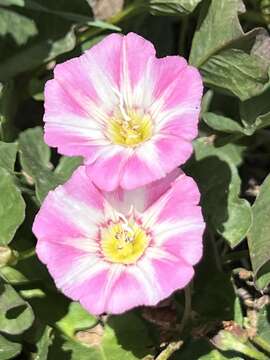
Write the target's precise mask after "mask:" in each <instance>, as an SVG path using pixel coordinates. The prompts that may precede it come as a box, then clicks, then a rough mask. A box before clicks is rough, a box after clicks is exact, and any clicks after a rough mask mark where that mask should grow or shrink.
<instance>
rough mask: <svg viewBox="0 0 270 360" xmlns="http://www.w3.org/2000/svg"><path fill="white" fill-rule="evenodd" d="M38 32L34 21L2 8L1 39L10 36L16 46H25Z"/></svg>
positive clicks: (0, 18) (0, 12) (0, 16)
mask: <svg viewBox="0 0 270 360" xmlns="http://www.w3.org/2000/svg"><path fill="white" fill-rule="evenodd" d="M37 32H38V30H37V27H36V25H35V22H34V21H33V20H32V19H30V18H28V17H26V16H24V15H22V14H19V13H16V12H14V11H13V10H10V9H8V8H6V9H4V8H1V11H0V37H4V36H7V35H9V36H11V37H12V39H13V40H14V41H15V42H16V44H18V45H23V44H25V43H26V42H27V41H28V40H29V39H30V38H31V37H33V36H35V35H36V34H37ZM0 78H1V76H0Z"/></svg>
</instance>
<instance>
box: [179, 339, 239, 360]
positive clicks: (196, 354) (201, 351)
mask: <svg viewBox="0 0 270 360" xmlns="http://www.w3.org/2000/svg"><path fill="white" fill-rule="evenodd" d="M186 359H187V360H227V359H230V360H243V358H240V357H235V356H234V355H230V354H222V353H221V352H220V351H218V350H213V347H212V346H211V345H210V344H209V341H207V340H205V339H200V340H192V341H189V342H188V344H186V346H185V347H184V348H183V350H181V349H180V350H179V351H178V352H177V353H176V354H175V356H173V357H172V360H186Z"/></svg>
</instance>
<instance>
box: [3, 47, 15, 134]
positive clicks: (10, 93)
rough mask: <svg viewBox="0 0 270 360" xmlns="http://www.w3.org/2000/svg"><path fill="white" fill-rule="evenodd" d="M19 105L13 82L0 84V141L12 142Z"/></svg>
mask: <svg viewBox="0 0 270 360" xmlns="http://www.w3.org/2000/svg"><path fill="white" fill-rule="evenodd" d="M0 43H1V42H0ZM18 103H19V95H18V89H17V88H16V86H15V83H14V82H13V81H10V82H7V83H5V85H2V84H1V83H0V139H1V140H3V141H11V140H14V138H15V135H16V132H17V131H16V129H15V128H14V125H13V120H14V116H15V114H16V111H17V107H18Z"/></svg>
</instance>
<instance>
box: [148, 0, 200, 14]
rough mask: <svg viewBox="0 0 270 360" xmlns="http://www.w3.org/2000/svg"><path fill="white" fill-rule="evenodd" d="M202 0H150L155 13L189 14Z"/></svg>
mask: <svg viewBox="0 0 270 360" xmlns="http://www.w3.org/2000/svg"><path fill="white" fill-rule="evenodd" d="M201 1H202V0H150V10H151V13H152V14H153V15H187V14H189V13H191V12H192V11H193V10H194V9H195V8H196V7H197V5H198V4H199V3H200V2H201Z"/></svg>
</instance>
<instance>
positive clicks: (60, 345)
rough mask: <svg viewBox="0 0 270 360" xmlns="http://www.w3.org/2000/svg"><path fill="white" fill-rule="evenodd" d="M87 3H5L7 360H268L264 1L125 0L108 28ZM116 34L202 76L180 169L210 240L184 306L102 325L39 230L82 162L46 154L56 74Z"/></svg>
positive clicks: (167, 305) (0, 121)
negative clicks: (57, 191) (194, 132)
mask: <svg viewBox="0 0 270 360" xmlns="http://www.w3.org/2000/svg"><path fill="white" fill-rule="evenodd" d="M117 2H118V0H114V1H108V0H100V3H102V4H101V5H102V6H104V7H109V6H113V5H112V4H113V3H117ZM90 5H94V1H91V0H88V1H86V0H78V1H71V0H59V1H53V0H47V1H43V0H0V360H8V359H12V358H14V359H34V360H55V359H57V360H84V359H85V360H89V359H90V360H105V359H108V360H135V359H144V360H154V359H156V360H225V359H231V360H243V359H259V360H260V359H263V360H266V359H270V340H269V339H270V330H269V329H270V309H269V284H270V251H269V249H270V235H269V234H270V226H269V223H270V222H269V219H270V205H269V204H270V175H269V169H270V155H269V154H270V142H269V139H270V132H269V127H270V101H269V99H270V80H269V74H270V71H269V65H270V38H269V29H270V21H269V9H270V2H269V0H245V1H244V0H169V1H165V0H147V1H143V0H126V1H125V2H124V7H123V10H122V11H121V12H120V13H118V14H116V15H114V16H113V17H112V18H110V19H106V20H104V21H101V20H98V19H95V18H94V16H93V13H94V12H92V9H91V6H90ZM120 7H121V6H120ZM115 31H117V32H122V33H124V34H126V33H128V32H129V31H135V32H137V33H139V34H140V35H142V36H144V37H146V38H147V39H149V40H151V41H152V42H153V43H154V45H155V47H156V49H157V54H158V56H159V57H161V56H166V55H179V54H181V55H184V56H185V57H186V58H189V62H190V63H191V64H192V65H193V66H196V67H197V68H199V70H200V72H201V74H202V76H203V81H204V87H205V95H204V99H203V105H202V111H201V118H200V122H199V136H198V139H196V140H195V141H194V154H193V156H192V157H191V159H190V160H189V161H188V162H187V163H186V164H185V165H184V167H183V169H184V171H186V172H187V173H188V174H189V175H190V176H192V177H193V178H194V179H195V181H196V182H197V183H198V186H199V188H200V191H201V205H202V209H203V214H204V218H205V221H206V223H207V229H206V232H205V240H204V256H203V259H202V261H201V262H200V263H199V264H198V266H197V267H196V269H195V276H194V279H193V282H192V283H191V284H190V285H189V288H188V289H186V291H185V295H184V292H183V291H180V292H177V293H176V294H174V295H173V296H171V298H170V299H169V300H167V301H165V302H164V303H162V304H161V306H159V307H153V308H151V309H149V308H138V309H134V310H132V311H130V312H128V313H126V314H122V315H118V316H109V317H107V316H101V317H95V316H93V315H91V314H89V313H88V312H87V311H86V310H85V309H83V308H82V306H81V305H80V304H79V303H78V302H74V301H71V300H70V299H68V298H67V297H65V296H64V295H63V294H61V293H60V292H59V290H57V289H56V287H55V285H54V283H53V281H52V278H51V277H50V275H49V274H48V272H47V269H46V268H45V266H43V264H42V263H41V262H40V261H39V260H38V258H37V256H36V254H35V245H36V239H35V238H34V236H33V234H32V231H31V229H32V223H33V219H34V216H35V214H36V213H37V211H38V209H39V207H40V205H41V204H42V202H43V200H44V198H45V197H46V195H47V193H48V192H49V191H50V190H52V189H54V188H55V187H56V186H58V185H59V184H62V183H64V182H65V181H67V180H68V179H69V178H70V176H71V175H72V173H73V171H74V170H75V169H76V168H77V167H78V166H80V165H81V164H82V159H81V158H78V157H74V158H71V157H64V156H62V157H60V156H59V155H58V154H57V153H56V151H55V150H54V149H50V148H49V147H48V146H47V145H46V144H45V143H44V139H43V128H42V127H43V121H42V117H43V111H44V109H43V100H44V93H43V90H44V84H45V82H46V81H47V80H48V79H50V78H51V77H52V76H53V74H52V70H53V68H54V66H55V64H56V63H60V62H63V61H65V60H67V59H70V58H72V57H74V56H78V55H80V54H81V53H82V52H83V51H85V50H87V49H89V48H91V47H92V46H93V45H95V44H96V43H98V42H99V41H100V40H101V39H103V38H104V37H105V36H106V35H107V34H109V33H111V32H115ZM123 296H125V294H123Z"/></svg>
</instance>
